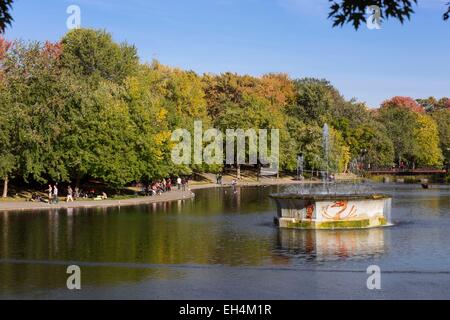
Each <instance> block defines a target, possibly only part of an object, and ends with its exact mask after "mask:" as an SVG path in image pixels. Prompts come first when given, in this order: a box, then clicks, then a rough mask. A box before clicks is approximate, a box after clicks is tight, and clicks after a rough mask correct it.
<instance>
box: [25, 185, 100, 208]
mask: <svg viewBox="0 0 450 320" xmlns="http://www.w3.org/2000/svg"><path fill="white" fill-rule="evenodd" d="M46 192H47V194H48V203H49V204H58V203H59V197H58V193H59V190H58V184H57V183H56V184H55V185H53V186H52V185H51V184H49V185H48V189H47V190H46ZM80 198H96V199H98V200H106V199H108V196H107V194H106V193H105V192H102V193H101V195H98V196H97V195H96V192H95V190H94V189H92V190H90V191H89V192H88V193H84V192H82V191H81V190H80V189H79V188H78V187H75V189H72V187H71V186H70V185H69V186H68V187H67V193H66V202H74V201H75V200H76V199H80ZM33 200H34V199H33Z"/></svg>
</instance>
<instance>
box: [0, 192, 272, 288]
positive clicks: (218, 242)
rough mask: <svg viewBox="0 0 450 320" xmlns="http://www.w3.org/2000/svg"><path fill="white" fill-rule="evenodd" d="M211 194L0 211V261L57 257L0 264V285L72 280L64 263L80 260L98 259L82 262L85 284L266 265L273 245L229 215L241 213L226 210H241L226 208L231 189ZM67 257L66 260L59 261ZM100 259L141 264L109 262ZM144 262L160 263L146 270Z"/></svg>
mask: <svg viewBox="0 0 450 320" xmlns="http://www.w3.org/2000/svg"><path fill="white" fill-rule="evenodd" d="M244 192H245V191H244ZM210 195H212V196H213V197H216V198H215V199H214V200H213V201H211V200H208V201H199V202H196V204H194V203H193V202H192V201H191V200H186V201H184V202H183V203H181V204H180V203H178V202H171V203H165V204H156V205H155V204H151V205H148V206H140V207H134V208H133V207H129V208H128V207H127V208H109V209H105V208H102V209H74V210H59V211H57V210H55V211H49V212H33V213H9V214H8V217H7V218H5V217H4V216H0V230H2V231H3V232H2V238H1V239H2V245H1V246H0V259H2V260H5V259H14V260H27V261H33V260H37V261H49V262H50V264H33V263H31V264H0V271H1V272H0V283H3V284H5V285H6V286H7V287H8V286H9V285H12V286H13V287H16V288H26V287H28V288H30V287H36V288H61V286H65V281H66V279H67V274H66V272H65V268H66V267H67V266H68V265H70V264H73V263H74V264H76V262H82V263H94V264H93V265H90V266H89V265H88V266H85V267H83V266H82V279H83V284H85V285H113V284H115V283H120V282H139V281H142V280H143V279H145V278H148V277H152V278H158V279H174V278H176V277H182V276H183V273H184V271H183V269H181V270H180V269H178V268H175V269H173V268H164V265H169V267H171V266H172V265H181V264H182V265H200V266H202V265H228V266H236V265H249V266H259V265H261V264H262V263H263V260H264V257H267V256H270V250H271V246H270V245H268V244H267V243H266V242H264V241H262V240H263V239H260V237H259V236H258V235H257V234H253V233H252V231H251V230H248V231H247V229H242V228H237V230H236V228H235V226H234V225H233V223H234V222H233V221H231V220H230V219H229V218H233V216H234V214H232V215H228V216H227V214H226V213H233V211H234V210H230V211H231V212H230V211H229V210H228V209H226V208H225V209H224V206H225V207H226V205H224V204H225V203H227V201H224V200H228V199H224V197H226V195H224V194H223V193H222V192H218V193H210ZM255 202H257V201H255ZM251 207H252V206H250V208H251ZM220 208H221V210H220ZM209 210H211V211H209ZM224 211H225V215H224V214H223V213H224ZM214 212H221V213H222V215H218V214H217V213H214ZM243 230H244V231H243ZM64 261H67V262H68V264H67V266H66V265H65V264H64V263H63V264H62V265H58V264H56V265H55V264H52V263H55V262H56V263H58V262H64ZM72 262H73V263H72ZM95 263H112V264H114V263H132V264H136V265H137V266H133V267H119V266H117V265H111V266H110V267H109V266H107V265H100V266H98V265H97V266H96V265H95ZM139 264H150V265H156V266H155V267H151V268H147V267H146V268H142V269H140V268H139V266H138V265H139ZM159 265H161V268H159ZM7 283H9V284H7ZM0 288H2V287H0ZM3 289H4V290H6V289H5V287H3Z"/></svg>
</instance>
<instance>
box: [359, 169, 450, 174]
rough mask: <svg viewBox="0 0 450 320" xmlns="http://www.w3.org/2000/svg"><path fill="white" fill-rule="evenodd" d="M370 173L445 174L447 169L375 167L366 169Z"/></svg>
mask: <svg viewBox="0 0 450 320" xmlns="http://www.w3.org/2000/svg"><path fill="white" fill-rule="evenodd" d="M367 172H368V173H370V174H446V173H448V170H446V169H440V168H415V169H412V168H377V169H370V170H367Z"/></svg>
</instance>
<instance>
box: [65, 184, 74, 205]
mask: <svg viewBox="0 0 450 320" xmlns="http://www.w3.org/2000/svg"><path fill="white" fill-rule="evenodd" d="M66 202H73V190H72V187H71V186H69V187H68V188H67V199H66Z"/></svg>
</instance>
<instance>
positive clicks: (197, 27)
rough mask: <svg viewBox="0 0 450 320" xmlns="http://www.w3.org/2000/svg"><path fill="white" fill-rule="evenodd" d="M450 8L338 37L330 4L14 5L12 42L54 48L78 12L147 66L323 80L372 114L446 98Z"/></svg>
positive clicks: (101, 0)
mask: <svg viewBox="0 0 450 320" xmlns="http://www.w3.org/2000/svg"><path fill="white" fill-rule="evenodd" d="M447 1H449V0H419V6H418V7H417V8H416V14H415V15H414V16H413V18H412V21H411V22H407V23H406V24H405V25H401V24H400V23H399V22H397V21H388V22H385V23H384V24H383V25H382V29H381V30H369V29H368V28H366V27H363V28H361V29H360V30H359V31H355V30H353V29H352V27H351V26H346V27H344V28H332V26H331V21H330V20H328V19H327V13H328V7H327V4H328V0H189V1H186V0H183V1H181V0H178V1H175V0H127V1H119V0H109V1H108V0H78V1H75V0H70V1H66V0H42V1H35V0H16V1H15V4H14V9H13V17H14V19H15V21H14V23H13V26H12V27H11V28H9V29H8V31H7V32H6V37H7V38H9V39H14V38H20V39H23V40H51V41H56V40H58V39H60V38H61V37H62V36H63V35H64V33H65V32H66V31H67V29H66V20H67V17H68V14H67V13H66V9H67V7H68V6H69V5H71V4H75V5H78V6H80V8H81V18H82V26H83V27H89V28H103V29H106V30H108V31H109V32H111V33H112V34H113V36H114V38H115V39H116V40H118V41H127V42H129V43H133V44H135V45H136V47H137V48H138V50H139V54H140V57H141V59H142V60H143V61H151V60H152V59H154V58H156V59H158V60H159V61H160V62H162V63H164V64H168V65H172V66H177V67H181V68H184V69H191V70H194V71H196V72H198V73H203V72H213V73H220V72H225V71H234V72H238V73H242V74H244V73H245V74H251V75H261V74H264V73H268V72H285V73H288V74H289V75H290V76H291V77H293V78H297V77H318V78H326V79H328V80H330V81H331V82H332V84H333V85H335V86H336V87H337V88H338V89H339V90H340V91H341V93H343V94H344V96H345V97H346V98H352V97H355V98H357V99H358V100H359V101H364V102H367V103H368V105H370V106H373V107H376V106H378V105H379V104H380V103H381V102H382V101H383V100H385V99H386V98H389V97H392V96H395V95H405V96H412V97H414V98H418V97H428V96H436V97H442V96H450V58H449V56H450V55H449V53H450V41H449V40H450V21H449V22H443V21H442V19H441V16H442V13H443V12H444V11H445V10H444V9H445V5H444V4H445V2H447Z"/></svg>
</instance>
